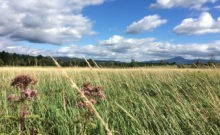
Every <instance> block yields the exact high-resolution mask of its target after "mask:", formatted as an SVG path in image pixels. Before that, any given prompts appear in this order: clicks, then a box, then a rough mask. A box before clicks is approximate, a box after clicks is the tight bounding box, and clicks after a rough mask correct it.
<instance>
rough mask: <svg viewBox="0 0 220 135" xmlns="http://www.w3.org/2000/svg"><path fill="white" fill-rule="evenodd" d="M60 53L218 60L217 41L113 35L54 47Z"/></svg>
mask: <svg viewBox="0 0 220 135" xmlns="http://www.w3.org/2000/svg"><path fill="white" fill-rule="evenodd" d="M57 54H59V55H61V56H72V57H86V58H92V59H99V60H100V59H102V60H119V61H130V60H131V59H135V60H138V61H147V60H161V59H167V58H172V57H176V56H182V57H184V58H189V59H195V58H209V55H210V54H214V55H215V57H216V59H220V41H215V42H211V43H204V44H196V43H195V44H171V43H169V42H158V41H155V39H154V38H125V37H122V36H118V35H114V36H112V37H110V38H109V39H107V40H103V41H100V42H99V43H98V44H97V45H84V46H81V45H71V46H66V47H61V48H60V49H58V50H57Z"/></svg>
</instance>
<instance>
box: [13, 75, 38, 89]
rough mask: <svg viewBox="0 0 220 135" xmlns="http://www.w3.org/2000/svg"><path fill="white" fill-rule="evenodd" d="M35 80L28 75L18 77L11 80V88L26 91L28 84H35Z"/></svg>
mask: <svg viewBox="0 0 220 135" xmlns="http://www.w3.org/2000/svg"><path fill="white" fill-rule="evenodd" d="M36 83H37V80H35V79H33V78H32V77H31V76H30V75H19V76H17V77H15V78H14V79H12V81H11V86H13V87H18V88H21V89H26V88H27V86H28V85H29V84H36Z"/></svg>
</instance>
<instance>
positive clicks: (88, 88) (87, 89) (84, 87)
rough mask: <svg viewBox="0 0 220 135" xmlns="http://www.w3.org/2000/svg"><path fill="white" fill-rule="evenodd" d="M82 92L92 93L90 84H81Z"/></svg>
mask: <svg viewBox="0 0 220 135" xmlns="http://www.w3.org/2000/svg"><path fill="white" fill-rule="evenodd" d="M83 90H84V91H92V90H93V88H92V86H91V84H90V83H84V84H83Z"/></svg>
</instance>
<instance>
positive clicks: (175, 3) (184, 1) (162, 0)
mask: <svg viewBox="0 0 220 135" xmlns="http://www.w3.org/2000/svg"><path fill="white" fill-rule="evenodd" d="M216 1H217V0H157V2H156V3H154V4H151V5H150V7H152V8H168V9H169V8H173V7H184V8H191V9H201V8H202V6H203V5H204V4H205V3H215V2H216Z"/></svg>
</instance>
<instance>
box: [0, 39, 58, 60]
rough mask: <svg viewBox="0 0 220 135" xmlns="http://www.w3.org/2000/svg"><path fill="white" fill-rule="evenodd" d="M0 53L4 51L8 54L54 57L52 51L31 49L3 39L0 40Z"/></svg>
mask: <svg viewBox="0 0 220 135" xmlns="http://www.w3.org/2000/svg"><path fill="white" fill-rule="evenodd" d="M0 51H6V52H9V53H17V54H26V55H34V56H37V55H43V56H48V55H54V54H53V52H52V51H48V50H43V49H36V48H31V47H28V46H20V45H16V43H14V42H12V41H10V40H8V39H5V38H0Z"/></svg>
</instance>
